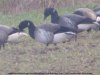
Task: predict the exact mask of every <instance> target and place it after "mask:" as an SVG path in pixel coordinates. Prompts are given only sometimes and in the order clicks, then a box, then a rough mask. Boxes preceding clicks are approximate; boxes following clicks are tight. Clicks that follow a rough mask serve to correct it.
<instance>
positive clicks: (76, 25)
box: [0, 6, 100, 48]
mask: <svg viewBox="0 0 100 75" xmlns="http://www.w3.org/2000/svg"><path fill="white" fill-rule="evenodd" d="M48 16H51V23H45V24H42V25H40V26H37V25H35V24H34V23H33V22H32V21H30V20H23V21H21V22H20V23H19V25H18V28H17V27H9V26H6V25H0V48H1V47H5V44H6V43H8V42H10V43H18V39H20V38H21V37H23V36H28V34H27V33H25V32H24V29H25V28H28V32H29V36H30V37H31V38H32V39H35V40H36V41H38V42H40V43H43V44H45V45H46V46H48V45H49V44H54V45H56V44H57V43H65V42H67V41H70V40H71V39H73V38H74V39H75V41H76V40H77V35H78V33H81V32H83V31H87V32H90V31H91V30H95V31H97V30H100V6H98V7H96V8H95V9H93V10H92V9H89V8H78V9H76V10H74V11H73V13H70V14H66V15H62V16H61V15H59V13H58V12H57V10H56V9H55V8H52V7H49V8H45V9H44V20H46V19H47V17H48Z"/></svg>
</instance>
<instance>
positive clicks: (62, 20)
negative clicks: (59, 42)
mask: <svg viewBox="0 0 100 75" xmlns="http://www.w3.org/2000/svg"><path fill="white" fill-rule="evenodd" d="M49 15H51V22H52V23H57V24H59V25H61V26H63V27H68V28H70V29H71V30H72V31H73V32H76V33H77V30H78V26H77V25H78V24H80V23H84V22H86V21H87V19H88V18H87V17H85V16H81V15H77V14H67V15H64V16H59V15H58V13H57V11H56V9H54V8H46V9H45V10H44V19H46V18H47V17H48V16H49Z"/></svg>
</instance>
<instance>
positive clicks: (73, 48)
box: [0, 8, 100, 75]
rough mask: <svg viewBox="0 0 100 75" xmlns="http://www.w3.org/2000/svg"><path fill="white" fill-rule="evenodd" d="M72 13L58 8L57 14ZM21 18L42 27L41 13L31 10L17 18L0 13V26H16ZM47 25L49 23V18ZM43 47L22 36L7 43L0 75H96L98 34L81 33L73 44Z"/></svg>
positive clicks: (99, 71) (98, 72)
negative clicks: (14, 41) (9, 74)
mask: <svg viewBox="0 0 100 75" xmlns="http://www.w3.org/2000/svg"><path fill="white" fill-rule="evenodd" d="M73 10H74V8H73V9H69V8H65V9H58V11H59V15H62V14H66V13H69V12H68V11H70V12H72V11H73ZM25 19H28V20H31V21H33V22H34V24H37V25H39V24H42V23H44V21H43V11H42V10H38V11H36V10H33V11H31V12H29V13H21V14H18V15H3V14H2V13H1V14H0V24H4V25H8V26H15V27H17V26H18V24H19V23H20V21H22V20H25ZM47 22H50V17H49V19H48V20H47ZM26 32H27V30H26ZM44 47H45V46H44V45H43V44H40V43H38V42H36V41H34V40H33V39H31V38H30V37H26V38H25V40H24V41H23V42H22V43H20V44H16V45H11V44H7V45H6V48H5V49H1V50H0V75H8V73H9V72H15V73H34V72H48V73H50V72H53V73H55V72H56V73H59V72H61V73H70V72H72V73H81V72H82V73H93V74H92V75H100V31H98V32H95V31H92V32H90V33H87V32H82V33H80V34H79V35H78V40H77V41H76V42H75V41H73V40H72V41H71V42H67V43H64V44H63V43H60V44H58V45H57V46H54V45H50V46H49V47H48V48H47V49H45V50H44ZM12 75H15V74H12ZM17 75H21V74H17ZM26 75H28V74H26ZM38 75H39V74H38ZM45 75H47V74H45ZM53 75H56V74H53ZM58 75H60V74H58ZM63 75H66V74H63ZM67 75H70V74H67ZM71 75H82V74H71ZM85 75H89V74H85Z"/></svg>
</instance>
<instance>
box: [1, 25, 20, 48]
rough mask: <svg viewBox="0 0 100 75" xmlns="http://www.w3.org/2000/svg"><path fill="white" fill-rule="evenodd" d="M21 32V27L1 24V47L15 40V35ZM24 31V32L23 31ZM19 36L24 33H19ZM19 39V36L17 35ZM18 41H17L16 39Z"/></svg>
mask: <svg viewBox="0 0 100 75" xmlns="http://www.w3.org/2000/svg"><path fill="white" fill-rule="evenodd" d="M18 33H19V29H17V28H14V27H9V26H6V25H0V36H1V37H0V48H1V46H2V45H3V47H5V43H7V42H8V41H9V42H11V41H12V42H15V41H14V39H13V38H14V37H16V34H18ZM21 33H22V32H21ZM18 36H22V34H19V35H18ZM16 39H17V37H16ZM16 42H17V41H16Z"/></svg>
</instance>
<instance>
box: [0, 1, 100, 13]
mask: <svg viewBox="0 0 100 75" xmlns="http://www.w3.org/2000/svg"><path fill="white" fill-rule="evenodd" d="M98 2H100V0H1V1H0V11H1V12H3V13H18V12H23V11H30V10H33V9H42V8H45V7H74V6H76V5H86V4H91V3H98Z"/></svg>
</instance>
